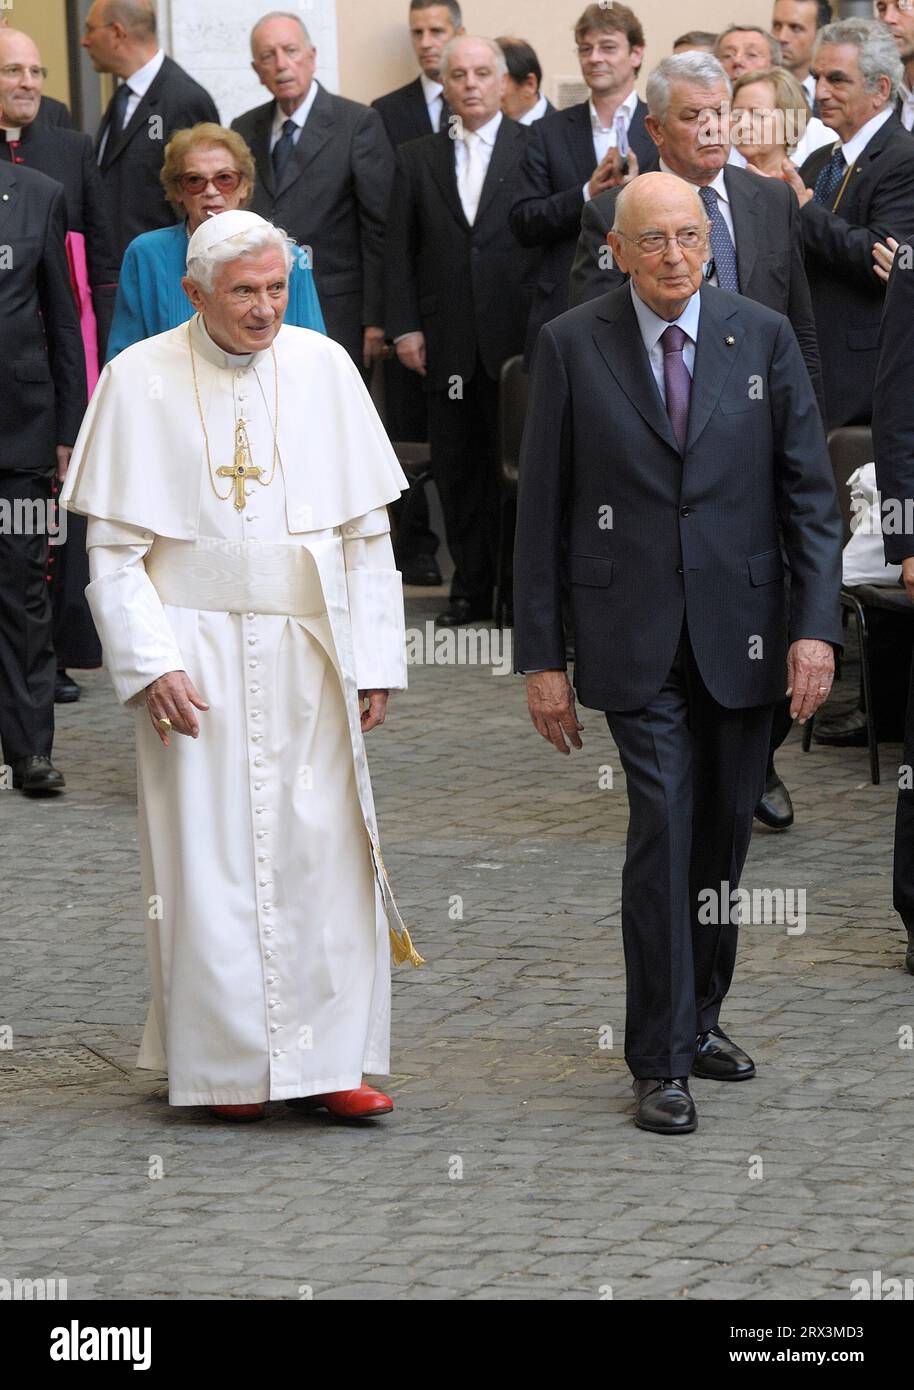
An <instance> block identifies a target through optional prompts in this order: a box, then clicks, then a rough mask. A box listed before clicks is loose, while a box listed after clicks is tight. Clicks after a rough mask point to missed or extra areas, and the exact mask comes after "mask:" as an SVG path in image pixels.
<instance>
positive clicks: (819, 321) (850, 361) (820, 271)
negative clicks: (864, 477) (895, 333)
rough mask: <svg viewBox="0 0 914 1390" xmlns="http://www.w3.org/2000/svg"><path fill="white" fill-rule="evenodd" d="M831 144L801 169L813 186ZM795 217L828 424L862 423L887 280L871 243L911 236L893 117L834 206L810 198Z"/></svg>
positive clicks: (912, 210) (909, 190)
mask: <svg viewBox="0 0 914 1390" xmlns="http://www.w3.org/2000/svg"><path fill="white" fill-rule="evenodd" d="M830 155H831V151H830V149H829V148H828V147H827V146H826V147H825V148H824V149H821V150H816V151H815V153H814V154H811V155H810V156H809V158H808V159H807V160H806V163H805V164H804V165H803V168H802V169H801V170H800V173H801V174H802V177H803V181H804V183H805V184H806V185H807V187H810V188H812V187H813V186H814V185H815V182H816V179H817V178H818V176H819V173H820V172H821V170H822V169H823V167H824V166H825V165H826V164H827V163H828V160H829V157H830ZM800 223H801V225H802V228H803V240H804V244H805V247H806V273H807V275H808V276H809V288H810V290H811V291H812V302H813V308H814V310H815V315H816V326H817V328H818V332H819V347H820V349H821V353H822V372H823V376H824V378H825V404H826V424H827V426H828V428H829V429H830V430H831V429H836V428H837V427H838V426H839V425H857V424H862V425H865V424H868V423H869V421H870V418H871V415H872V405H873V386H874V384H875V380H876V358H877V355H878V347H879V322H880V319H881V317H882V306H883V303H884V302H885V285H884V283H883V281H882V280H880V279H879V277H878V276H877V275H876V274H875V272H874V271H873V243H874V242H876V241H883V242H884V241H885V239H886V237H889V236H893V237H895V238H896V240H898V241H910V240H911V239H912V238H914V140H912V139H911V137H910V135H909V134H908V132H907V131H906V130H905V129H904V128H903V126H901V125H900V124H899V122H898V121H897V120H896V118H895V117H894V116H892V117H891V118H890V119H889V120H888V121H887V122H886V124H885V125H884V126H883V127H882V129H881V130H878V131H877V132H876V134H875V135H874V136H873V138H872V140H870V142H869V144H868V145H867V147H866V149H865V150H864V151H863V154H862V155H861V156H860V158H859V159H858V160H857V163H856V165H855V166H854V171H853V173H852V174H851V176H850V179H849V181H848V184H847V187H846V189H845V191H844V195H843V197H842V198H841V201H840V203H839V204H838V211H837V212H836V213H833V212H831V211H830V210H829V209H828V208H825V207H822V206H820V204H818V203H814V202H809V203H807V204H806V206H805V207H804V208H803V209H802V210H801V213H800Z"/></svg>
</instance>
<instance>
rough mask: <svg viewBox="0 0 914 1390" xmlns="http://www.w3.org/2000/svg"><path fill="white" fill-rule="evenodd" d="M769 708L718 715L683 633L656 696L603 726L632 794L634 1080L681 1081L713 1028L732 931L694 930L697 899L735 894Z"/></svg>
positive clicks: (722, 926)
mask: <svg viewBox="0 0 914 1390" xmlns="http://www.w3.org/2000/svg"><path fill="white" fill-rule="evenodd" d="M771 714H772V706H771V705H760V706H757V707H754V708H752V709H736V710H731V709H725V708H724V707H723V706H722V705H719V704H718V703H717V701H716V700H715V699H714V698H713V697H712V696H711V695H710V694H709V692H708V690H707V689H706V687H705V684H704V681H703V680H702V679H701V676H700V674H699V671H698V668H697V666H696V664H695V658H694V655H693V653H692V645H691V643H690V641H689V638H688V634H687V632H686V629H685V627H683V635H682V638H681V640H680V643H679V649H678V651H677V653H676V658H675V660H674V662H673V665H672V668H671V670H670V673H669V675H668V676H667V679H666V682H665V684H664V686H663V688H662V689H661V691H660V692H659V694H658V695H657V696H656V697H655V698H654V699H653V700H652V701H651V702H650V704H648V705H646V706H645V707H644V708H643V709H638V710H631V711H628V712H625V713H622V714H617V713H615V712H613V711H610V712H608V713H607V715H606V719H607V722H608V724H609V727H610V731H611V733H612V736H613V738H614V739H615V741H616V745H617V747H618V749H619V756H620V758H621V760H622V766H623V768H624V769H625V776H626V779H627V784H628V802H629V825H628V842H627V849H626V859H625V867H624V868H623V870H622V938H623V943H624V947H625V970H626V981H627V1004H626V1026H625V1059H626V1061H627V1062H628V1065H629V1067H630V1069H631V1071H632V1074H633V1075H634V1076H636V1077H648V1076H657V1077H673V1076H688V1074H689V1072H690V1071H691V1068H692V1060H693V1057H694V1053H695V1039H696V1035H697V1034H698V1033H700V1032H704V1031H705V1030H706V1029H708V1028H713V1027H715V1025H716V1024H717V1022H718V1019H719V1016H720V1008H721V1004H722V1002H723V999H724V996H725V995H726V993H727V990H728V989H729V987H730V981H731V979H732V977H733V967H734V964H735V962H736V942H737V933H738V928H737V926H736V925H733V924H731V923H730V922H729V921H727V920H725V914H726V913H727V910H728V907H729V904H728V903H724V904H722V908H723V910H722V911H721V912H720V913H719V914H715V915H716V916H717V917H718V921H716V922H714V923H713V924H712V923H706V922H701V921H699V907H700V902H701V900H700V899H699V896H698V895H699V893H700V892H701V890H702V889H713V890H714V892H715V893H717V894H720V892H721V883H728V884H729V888H730V891H732V890H733V889H735V888H737V887H738V885H739V880H740V875H741V873H742V870H743V864H744V863H745V859H746V854H747V852H748V850H749V841H750V839H751V836H752V813H753V811H754V809H755V806H756V803H757V802H758V799H759V796H760V795H761V792H762V788H763V786H764V781H765V765H766V762H767V758H768V740H769V737H770V732H771Z"/></svg>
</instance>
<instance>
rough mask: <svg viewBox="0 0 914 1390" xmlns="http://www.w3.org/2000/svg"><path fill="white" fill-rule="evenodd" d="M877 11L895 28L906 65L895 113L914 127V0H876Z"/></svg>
mask: <svg viewBox="0 0 914 1390" xmlns="http://www.w3.org/2000/svg"><path fill="white" fill-rule="evenodd" d="M873 13H874V14H875V16H876V18H877V19H881V20H882V22H883V24H887V25H888V26H889V28H890V29H891V31H892V38H893V39H894V40H895V43H896V44H897V46H898V53H899V55H900V57H901V61H902V63H903V64H904V79H903V81H902V82H901V83H900V84H899V87H898V101H897V104H896V106H895V114H896V116H897V117H898V119H899V120H900V121H901V124H902V125H903V126H904V128H905V130H914V0H875V3H874V5H873Z"/></svg>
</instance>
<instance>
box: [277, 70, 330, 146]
mask: <svg viewBox="0 0 914 1390" xmlns="http://www.w3.org/2000/svg"><path fill="white" fill-rule="evenodd" d="M319 86H320V83H319V82H318V80H317V78H316V77H313V78H312V79H311V86H310V87H309V88H308V94H307V96H306V97H305V98H304V100H303V101H302V102H301V103H300V104H299V105H298V106H296V108H295V110H294V111H292V112H291V113H290V115H288V116H287V115H286V113H285V111H283V109H282V107H281V106H280V104H279V102H277V103H276V111H275V113H274V115H273V127H272V129H271V131H270V153H271V154H272V152H273V146H274V145H275V144H276V142H277V140H278V139H279V137H280V136H281V135H282V128H283V126H284V125H285V123H286V121H289V120H292V121H294V122H295V124H296V125H297V127H298V129H297V130H296V131H295V132H294V134H293V136H292V143H293V145H297V144H298V138H299V136H300V135H301V133H302V131H303V130H304V128H305V121H306V120H307V119H308V117H309V116H310V115H311V107H312V106H313V105H314V103H315V101H316V99H317V92H318V88H319Z"/></svg>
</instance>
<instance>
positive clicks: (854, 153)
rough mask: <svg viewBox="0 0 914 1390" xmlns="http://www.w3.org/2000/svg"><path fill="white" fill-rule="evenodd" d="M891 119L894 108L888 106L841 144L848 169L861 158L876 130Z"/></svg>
mask: <svg viewBox="0 0 914 1390" xmlns="http://www.w3.org/2000/svg"><path fill="white" fill-rule="evenodd" d="M891 119H892V108H891V106H886V107H885V108H884V109H883V110H882V111H880V112H879V114H878V115H877V116H873V118H872V120H869V121H867V123H866V125H862V126H861V127H860V129H859V130H858V131H857V134H856V135H854V136H852V137H851V139H850V140H848V142H847V144H846V145H842V146H841V153H842V154H843V155H844V161H845V163H846V164H847V167H848V169H850V168H852V167H853V165H854V164H855V162H856V161H857V160H858V159H859V158H860V156H861V155H862V154H863V151H864V150H865V149H866V147H867V145H868V144H869V143H870V141H871V140H872V138H873V136H874V135H875V134H876V132H877V131H879V130H881V129H882V127H883V126H884V125H885V123H886V121H890V120H891Z"/></svg>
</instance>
